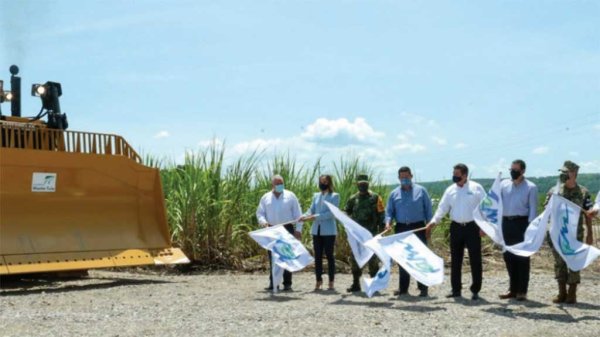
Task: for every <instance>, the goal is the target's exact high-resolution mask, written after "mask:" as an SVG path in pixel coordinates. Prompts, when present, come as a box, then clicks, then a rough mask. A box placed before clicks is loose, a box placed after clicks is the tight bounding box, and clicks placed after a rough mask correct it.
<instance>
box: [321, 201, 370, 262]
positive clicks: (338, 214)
mask: <svg viewBox="0 0 600 337" xmlns="http://www.w3.org/2000/svg"><path fill="white" fill-rule="evenodd" d="M325 204H326V205H327V207H329V210H331V213H332V214H333V216H335V218H336V219H338V220H339V221H340V223H341V224H342V225H343V226H344V229H345V230H346V237H347V239H348V243H349V244H350V249H351V250H352V254H353V255H354V259H355V260H356V263H357V264H358V266H359V267H361V268H362V267H363V266H364V265H365V264H366V263H367V262H369V260H370V259H371V257H372V256H373V251H372V250H370V249H368V248H367V247H365V242H367V241H369V240H371V239H372V238H373V234H371V232H369V231H368V230H367V229H365V228H364V227H363V226H361V225H359V224H358V223H357V222H356V221H354V220H352V219H351V218H350V217H349V216H348V215H346V214H345V213H344V212H342V211H340V209H339V208H337V207H336V206H335V205H332V204H331V203H329V202H327V201H325Z"/></svg>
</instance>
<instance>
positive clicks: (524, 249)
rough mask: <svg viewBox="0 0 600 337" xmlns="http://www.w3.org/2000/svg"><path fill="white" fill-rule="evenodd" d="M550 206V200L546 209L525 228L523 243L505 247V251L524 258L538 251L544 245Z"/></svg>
mask: <svg viewBox="0 0 600 337" xmlns="http://www.w3.org/2000/svg"><path fill="white" fill-rule="evenodd" d="M551 205H552V199H550V202H549V203H548V205H546V209H544V211H543V212H542V213H541V214H540V215H538V216H537V217H536V218H535V219H533V221H532V222H531V223H530V224H529V226H527V230H526V231H525V238H524V239H523V241H522V242H519V243H517V244H514V245H512V246H506V247H505V248H506V250H508V251H509V252H511V253H513V254H515V255H519V256H524V257H529V256H531V255H533V254H535V253H536V252H537V251H538V250H540V247H542V244H543V243H544V238H545V237H546V230H547V229H548V221H549V220H550V209H551V207H552V206H551Z"/></svg>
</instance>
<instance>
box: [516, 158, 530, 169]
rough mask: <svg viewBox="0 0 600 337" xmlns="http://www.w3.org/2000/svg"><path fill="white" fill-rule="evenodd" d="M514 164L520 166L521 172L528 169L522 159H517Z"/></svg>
mask: <svg viewBox="0 0 600 337" xmlns="http://www.w3.org/2000/svg"><path fill="white" fill-rule="evenodd" d="M512 163H513V164H519V167H520V168H521V170H524V169H525V168H526V167H527V165H525V162H524V161H523V160H521V159H515V160H513V162H512Z"/></svg>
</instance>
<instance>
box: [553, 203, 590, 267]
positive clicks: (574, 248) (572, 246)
mask: <svg viewBox="0 0 600 337" xmlns="http://www.w3.org/2000/svg"><path fill="white" fill-rule="evenodd" d="M550 202H551V204H552V207H551V214H550V238H551V239H552V245H553V246H554V249H555V250H556V251H557V252H558V254H559V255H560V256H561V257H562V258H563V260H564V261H565V263H566V264H567V267H569V269H571V270H572V271H580V270H582V269H584V268H585V267H587V266H588V265H590V263H592V262H593V261H594V260H595V259H597V258H598V257H600V249H598V248H596V247H593V246H589V245H586V244H584V243H583V242H580V241H578V240H577V225H578V223H579V216H580V212H581V207H579V206H578V205H576V204H574V203H572V202H571V201H569V200H567V199H565V198H563V197H561V196H560V195H558V194H553V195H552V197H551V199H550Z"/></svg>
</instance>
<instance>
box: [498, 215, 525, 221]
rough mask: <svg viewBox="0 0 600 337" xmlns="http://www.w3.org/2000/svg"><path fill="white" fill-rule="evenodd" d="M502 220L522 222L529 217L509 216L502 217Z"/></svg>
mask: <svg viewBox="0 0 600 337" xmlns="http://www.w3.org/2000/svg"><path fill="white" fill-rule="evenodd" d="M502 219H506V220H523V219H529V217H528V216H527V215H509V216H503V217H502Z"/></svg>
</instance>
